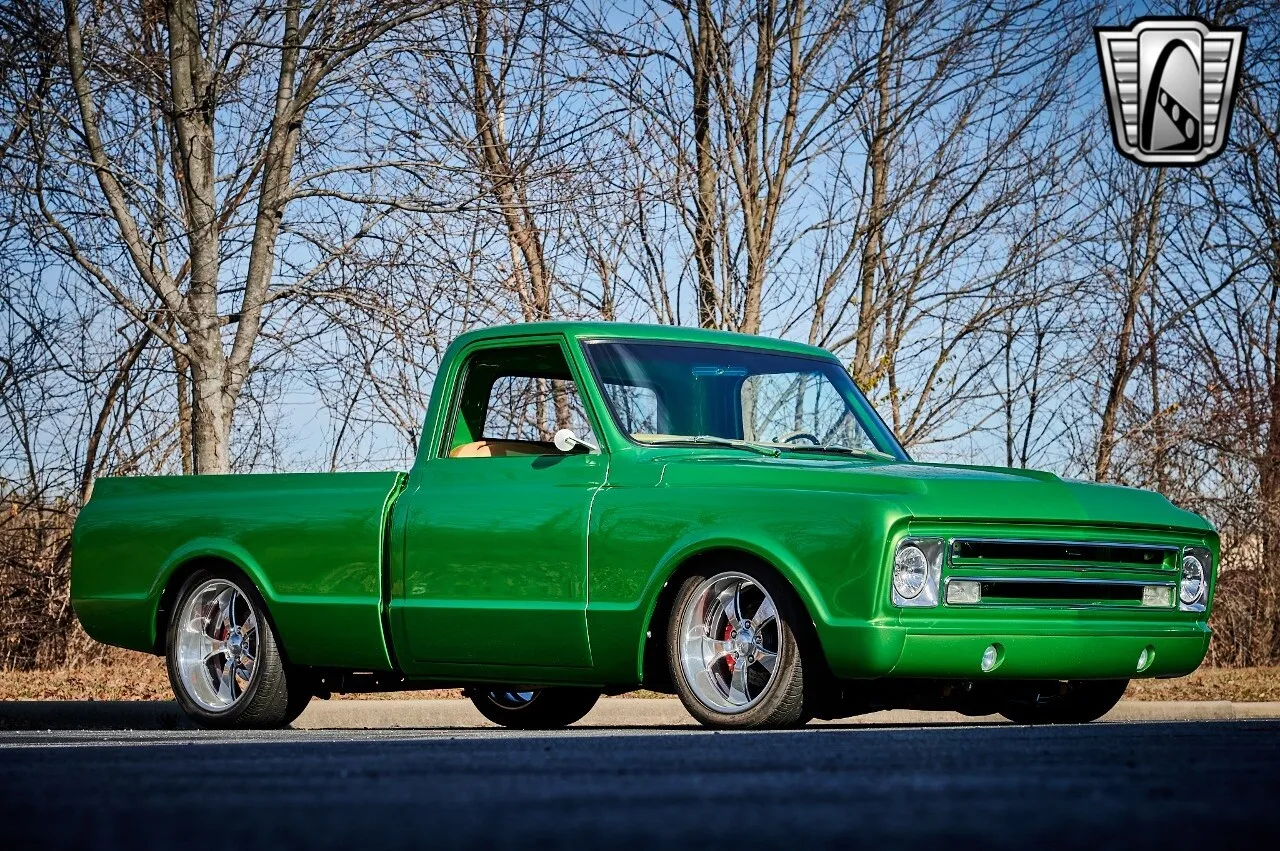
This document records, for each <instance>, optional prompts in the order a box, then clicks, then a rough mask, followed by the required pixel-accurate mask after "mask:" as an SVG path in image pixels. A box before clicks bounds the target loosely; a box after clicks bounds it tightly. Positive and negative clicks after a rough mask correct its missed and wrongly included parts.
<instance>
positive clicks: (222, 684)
mask: <svg viewBox="0 0 1280 851" xmlns="http://www.w3.org/2000/svg"><path fill="white" fill-rule="evenodd" d="M235 665H236V663H235V660H234V659H228V660H227V663H226V664H225V665H223V666H222V673H221V676H220V678H219V680H218V697H220V698H222V699H223V700H225V701H226V702H227V703H230V702H231V701H233V700H235V699H236V692H235V685H234V682H235Z"/></svg>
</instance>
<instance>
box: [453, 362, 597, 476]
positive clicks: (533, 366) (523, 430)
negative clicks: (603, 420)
mask: <svg viewBox="0 0 1280 851" xmlns="http://www.w3.org/2000/svg"><path fill="white" fill-rule="evenodd" d="M562 428H570V429H573V432H574V434H576V435H577V436H578V437H580V438H582V439H584V440H587V441H589V442H592V443H595V442H596V440H595V435H594V434H593V433H592V429H591V424H590V420H589V419H588V418H587V414H586V410H585V409H584V407H583V403H582V396H581V395H580V394H579V393H578V388H577V386H576V385H575V384H574V382H573V377H572V373H570V371H569V364H568V362H567V361H566V360H565V356H564V352H563V351H562V350H561V349H560V347H559V346H558V345H554V344H551V345H548V344H543V345H533V346H515V347H504V348H495V349H486V350H484V351H481V352H478V353H476V354H475V355H472V356H471V358H470V359H469V360H468V362H467V364H466V368H465V371H464V378H463V382H462V387H461V391H460V396H459V398H458V406H457V413H456V415H455V417H454V426H453V432H452V434H451V436H450V440H449V442H448V445H447V446H445V447H443V449H444V451H445V452H446V453H447V454H448V455H450V456H451V457H499V456H506V455H558V454H560V453H559V450H557V449H556V448H555V446H554V445H553V444H552V439H553V438H554V436H555V433H556V432H557V431H559V430H560V429H562ZM495 442H500V443H498V444H495Z"/></svg>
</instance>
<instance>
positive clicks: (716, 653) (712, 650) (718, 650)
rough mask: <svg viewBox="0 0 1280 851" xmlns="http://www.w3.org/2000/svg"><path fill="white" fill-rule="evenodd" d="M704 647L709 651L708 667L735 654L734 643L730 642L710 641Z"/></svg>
mask: <svg viewBox="0 0 1280 851" xmlns="http://www.w3.org/2000/svg"><path fill="white" fill-rule="evenodd" d="M703 646H704V647H706V649H707V650H708V656H707V664H708V665H714V664H715V663H716V662H719V661H720V660H721V659H723V658H724V657H726V656H728V655H729V654H730V653H732V652H733V643H732V642H730V641H712V640H710V639H708V640H707V642H706V644H705V645H703Z"/></svg>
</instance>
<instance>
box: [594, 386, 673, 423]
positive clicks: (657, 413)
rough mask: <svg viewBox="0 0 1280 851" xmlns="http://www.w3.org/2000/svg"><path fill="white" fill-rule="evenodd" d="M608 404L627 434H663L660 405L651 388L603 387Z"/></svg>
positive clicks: (663, 418)
mask: <svg viewBox="0 0 1280 851" xmlns="http://www.w3.org/2000/svg"><path fill="white" fill-rule="evenodd" d="M604 391H605V394H606V395H607V396H608V397H609V403H610V404H611V405H612V406H613V410H614V413H615V414H617V417H618V424H619V425H620V426H622V428H623V430H624V431H626V432H628V433H629V434H633V435H635V434H663V433H665V432H666V426H665V425H664V424H663V423H664V421H665V419H666V418H665V417H664V416H663V415H662V403H661V402H660V401H659V399H658V393H657V391H655V390H654V389H653V388H652V387H644V386H642V385H639V384H610V383H608V382H606V383H605V385H604Z"/></svg>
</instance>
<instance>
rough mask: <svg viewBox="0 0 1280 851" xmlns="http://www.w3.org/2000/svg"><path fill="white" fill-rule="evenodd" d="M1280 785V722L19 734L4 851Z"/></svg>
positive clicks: (386, 842)
mask: <svg viewBox="0 0 1280 851" xmlns="http://www.w3.org/2000/svg"><path fill="white" fill-rule="evenodd" d="M1278 796H1280V721H1224V722H1187V723H1114V724H1094V725H1089V726H1084V727H1062V728H1028V727H1016V726H1012V725H1001V726H966V725H954V726H930V727H870V728H868V727H861V728H844V729H842V728H832V727H826V728H821V729H810V730H799V731H794V732H785V733H710V732H702V731H696V730H653V729H634V730H627V729H603V730H602V729H574V730H570V731H565V732H558V733H551V734H547V733H538V734H528V733H514V732H509V731H501V730H474V731H460V730H423V731H413V732H406V731H402V730H396V731H369V732H360V731H338V732H324V731H283V732H279V733H264V734H254V735H237V736H227V735H222V734H213V733H203V732H200V733H192V732H175V733H161V732H146V733H143V732H137V733H129V732H121V733H76V732H66V733H31V732H23V733H13V732H10V733H0V846H2V847H3V848H6V849H17V848H41V849H51V848H67V847H77V848H79V847H84V848H95V849H104V848H127V849H130V851H140V849H148V848H164V849H175V848H180V849H205V848H217V849H226V848H255V849H272V851H274V849H283V848H307V849H326V848H335V849H344V851H366V849H373V848H382V847H400V848H451V847H503V848H521V849H529V848H552V847H573V848H575V849H577V851H582V849H587V848H594V847H609V848H619V847H654V846H662V847H687V848H693V847H696V848H699V849H735V848H743V847H749V848H754V847H762V846H769V847H772V848H781V849H783V850H784V851H799V849H802V848H811V847H820V846H827V847H840V848H859V847H862V848H867V847H876V848H888V847H893V848H902V847H917V848H930V849H942V848H944V847H957V843H963V844H961V845H959V846H958V847H969V846H972V845H974V844H976V843H980V847H985V848H1028V849H1029V848H1036V849H1038V848H1042V847H1046V846H1047V847H1063V846H1068V847H1089V848H1100V847H1124V848H1126V849H1133V848H1144V847H1149V848H1161V849H1169V848H1187V847H1195V848H1198V849H1206V851H1207V849H1218V848H1232V847H1240V848H1243V847H1248V848H1250V849H1252V848H1256V847H1264V848H1265V847H1273V846H1274V842H1275V830H1276V829H1277V828H1280V797H1278ZM1254 837H1258V838H1257V839H1255V838H1254ZM975 841H976V842H975ZM1259 843H1261V844H1260V845H1259Z"/></svg>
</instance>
